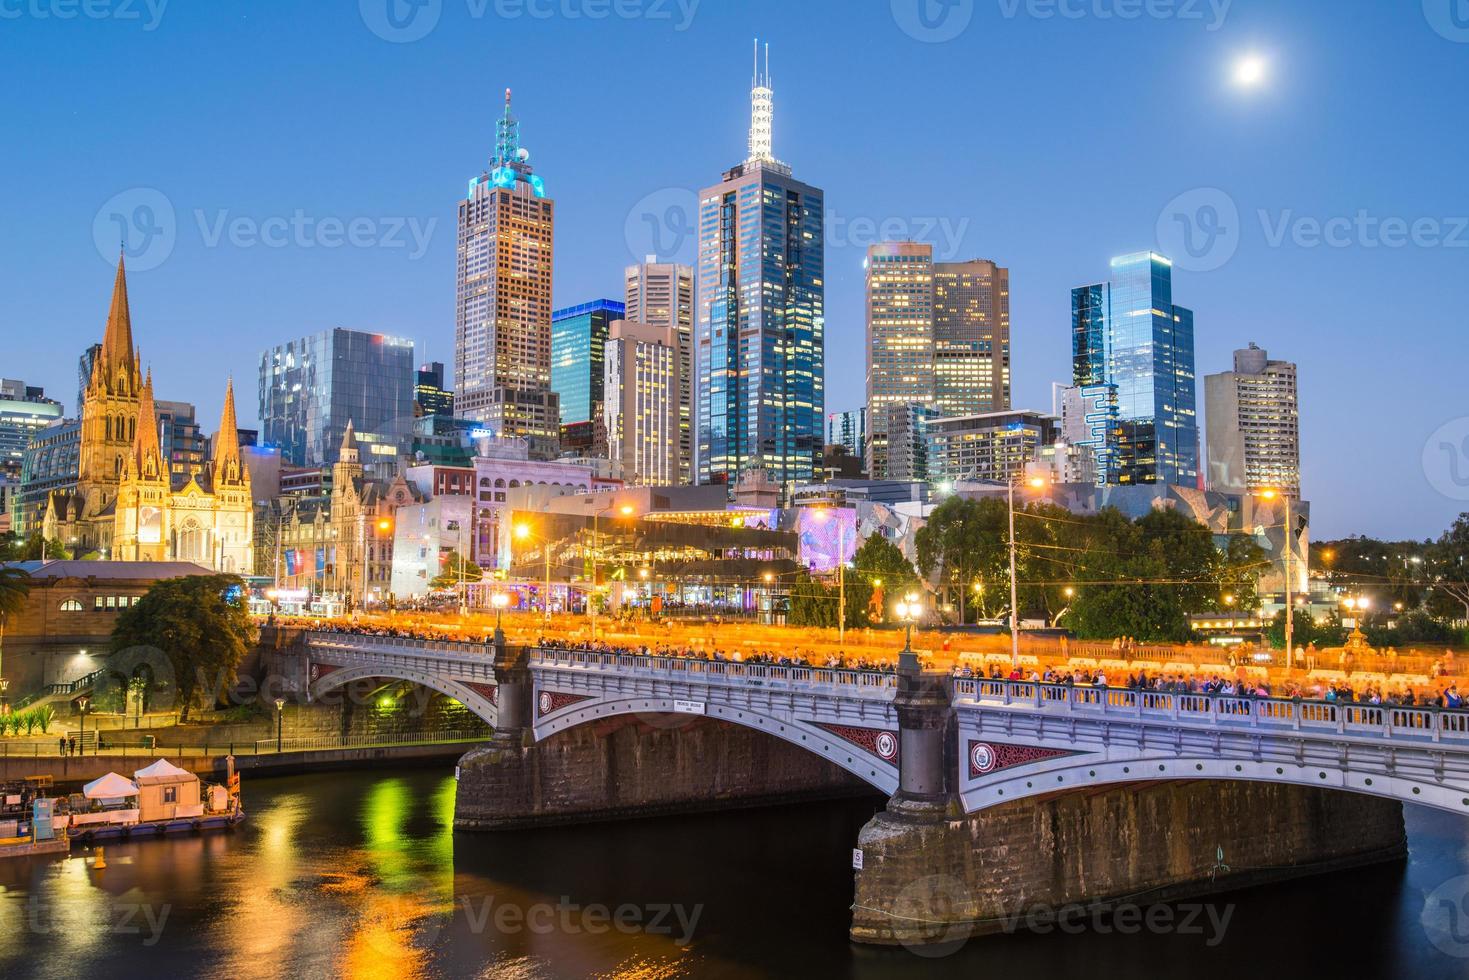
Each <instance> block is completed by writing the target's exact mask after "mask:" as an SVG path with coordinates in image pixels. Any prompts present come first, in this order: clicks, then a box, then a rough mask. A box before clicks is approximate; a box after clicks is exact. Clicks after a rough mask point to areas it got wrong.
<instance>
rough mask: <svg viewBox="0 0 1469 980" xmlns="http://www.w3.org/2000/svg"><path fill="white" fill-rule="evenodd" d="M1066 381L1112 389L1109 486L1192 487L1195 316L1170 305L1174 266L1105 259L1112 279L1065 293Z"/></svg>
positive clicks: (1144, 257)
mask: <svg viewBox="0 0 1469 980" xmlns="http://www.w3.org/2000/svg"><path fill="white" fill-rule="evenodd" d="M1071 336H1072V375H1073V379H1074V382H1075V384H1076V385H1077V386H1079V387H1090V386H1093V385H1115V386H1116V388H1117V420H1118V424H1117V428H1116V430H1115V434H1114V438H1115V441H1116V447H1115V453H1113V466H1112V471H1111V473H1110V475H1109V480H1110V482H1114V483H1120V484H1139V483H1166V484H1174V485H1177V486H1186V487H1197V486H1198V485H1199V425H1198V412H1197V407H1196V396H1195V390H1194V385H1195V382H1194V314H1193V311H1192V310H1188V309H1185V308H1184V307H1182V306H1176V305H1175V304H1174V302H1173V263H1172V262H1170V261H1169V260H1168V259H1166V258H1164V257H1163V256H1161V255H1158V254H1156V253H1153V252H1138V253H1136V254H1133V255H1124V256H1121V257H1120V258H1115V259H1113V260H1112V278H1111V279H1110V280H1108V281H1106V282H1101V283H1095V284H1093V285H1090V286H1080V287H1077V288H1076V289H1073V290H1072V291H1071Z"/></svg>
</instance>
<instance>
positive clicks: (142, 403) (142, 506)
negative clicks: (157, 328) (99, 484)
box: [88, 371, 170, 561]
mask: <svg viewBox="0 0 1469 980" xmlns="http://www.w3.org/2000/svg"><path fill="white" fill-rule="evenodd" d="M90 401H91V399H90V397H89V398H88V402H89V403H90ZM133 422H134V425H133V426H132V429H133V433H134V435H133V445H132V449H131V451H130V452H129V453H128V455H127V457H126V459H125V461H124V463H123V469H122V479H121V481H120V482H119V484H118V486H117V497H116V499H115V501H114V507H115V509H114V513H113V518H112V528H113V530H112V545H111V551H112V557H114V558H116V559H118V560H121V561H165V560H167V559H168V558H169V557H170V555H169V547H168V536H169V528H168V526H167V525H168V523H169V516H170V513H169V511H170V506H169V505H170V485H169V483H170V477H169V472H168V464H167V463H166V462H165V461H164V459H163V450H162V448H161V447H160V446H159V444H158V418H157V415H156V414H155V413H154V409H153V374H152V372H151V371H150V372H149V373H148V377H147V379H146V380H145V381H144V382H143V384H142V386H141V389H140V391H139V395H138V413H137V415H136V416H135V417H134V419H133Z"/></svg>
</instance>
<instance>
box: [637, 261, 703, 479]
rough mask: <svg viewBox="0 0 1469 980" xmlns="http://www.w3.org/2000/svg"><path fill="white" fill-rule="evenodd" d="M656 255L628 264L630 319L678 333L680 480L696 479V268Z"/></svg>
mask: <svg viewBox="0 0 1469 980" xmlns="http://www.w3.org/2000/svg"><path fill="white" fill-rule="evenodd" d="M653 258H654V257H653V256H651V255H650V256H648V259H647V261H645V262H641V263H639V264H638V265H630V266H628V267H627V272H626V279H627V303H626V307H627V320H628V322H630V323H651V324H653V325H654V326H659V327H672V328H673V329H674V330H676V331H677V332H678V371H679V382H678V480H677V481H676V482H677V483H679V484H680V485H686V484H690V483H693V482H694V422H693V412H694V270H693V269H692V268H690V267H689V266H686V265H679V264H678V263H676V262H655V261H653Z"/></svg>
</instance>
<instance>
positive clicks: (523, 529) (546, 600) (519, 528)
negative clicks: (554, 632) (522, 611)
mask: <svg viewBox="0 0 1469 980" xmlns="http://www.w3.org/2000/svg"><path fill="white" fill-rule="evenodd" d="M515 536H516V537H517V538H519V539H520V540H522V541H528V540H530V538H531V531H530V525H529V524H517V525H515ZM537 540H539V541H540V542H541V550H542V551H543V552H545V555H546V591H545V593H544V594H542V596H541V609H542V610H543V611H544V613H545V624H546V628H547V629H550V628H551V539H550V538H548V537H547V536H546V535H544V534H543V535H541V536H540V537H539V538H537Z"/></svg>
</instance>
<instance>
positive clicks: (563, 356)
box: [551, 299, 626, 435]
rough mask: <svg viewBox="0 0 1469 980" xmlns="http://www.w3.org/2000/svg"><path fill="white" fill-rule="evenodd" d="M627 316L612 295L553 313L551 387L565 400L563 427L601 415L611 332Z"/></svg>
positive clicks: (563, 401) (561, 400)
mask: <svg viewBox="0 0 1469 980" xmlns="http://www.w3.org/2000/svg"><path fill="white" fill-rule="evenodd" d="M625 316H626V308H625V307H624V306H623V305H622V304H621V303H619V302H617V301H616V300H611V299H598V300H593V301H592V302H590V303H582V304H580V305H578V306H571V307H567V308H566V309H564V310H557V311H556V312H554V313H552V314H551V390H553V391H554V392H556V395H557V397H558V398H559V399H560V402H561V427H562V429H563V430H564V429H565V428H566V427H567V426H573V425H580V424H582V423H584V422H591V421H592V420H593V419H596V418H599V417H601V415H602V383H603V364H602V357H603V349H604V348H605V347H606V344H607V332H608V331H609V330H610V329H611V328H612V322H613V321H614V320H621V319H623V318H624V317H625ZM563 435H564V433H563Z"/></svg>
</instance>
